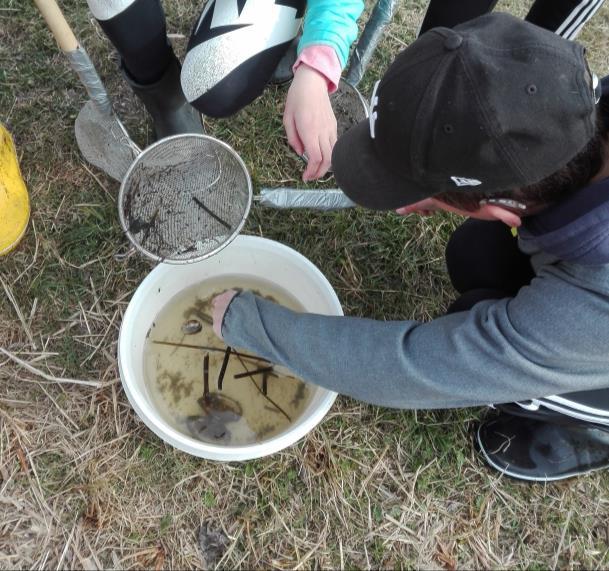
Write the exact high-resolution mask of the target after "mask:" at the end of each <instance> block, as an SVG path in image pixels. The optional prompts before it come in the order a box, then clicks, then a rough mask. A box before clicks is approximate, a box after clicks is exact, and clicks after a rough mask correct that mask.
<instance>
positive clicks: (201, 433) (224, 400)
mask: <svg viewBox="0 0 609 571" xmlns="http://www.w3.org/2000/svg"><path fill="white" fill-rule="evenodd" d="M197 402H198V403H199V404H200V405H201V408H202V409H203V410H204V411H205V414H202V415H199V416H196V415H195V416H189V417H188V418H187V419H186V426H187V427H188V430H190V433H191V434H192V435H193V436H194V437H195V438H199V439H200V440H217V441H219V442H229V441H230V437H231V432H230V430H229V429H228V428H227V427H226V425H227V424H228V423H229V422H236V421H237V420H239V419H240V418H241V417H242V416H243V409H242V408H241V405H240V404H239V403H238V402H237V401H236V400H234V399H232V398H230V397H227V396H225V395H221V394H218V393H209V394H208V395H205V396H203V397H201V398H200V399H199V400H198V401H197Z"/></svg>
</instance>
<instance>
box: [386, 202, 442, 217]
mask: <svg viewBox="0 0 609 571" xmlns="http://www.w3.org/2000/svg"><path fill="white" fill-rule="evenodd" d="M436 210H438V206H437V204H436V203H435V201H434V200H433V198H425V199H423V200H419V202H415V203H413V204H408V205H407V206H402V207H400V208H397V209H396V212H397V213H398V214H400V215H402V216H406V215H407V214H420V215H421V216H430V215H431V214H433V213H434V212H435V211H436Z"/></svg>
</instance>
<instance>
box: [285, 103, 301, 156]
mask: <svg viewBox="0 0 609 571" xmlns="http://www.w3.org/2000/svg"><path fill="white" fill-rule="evenodd" d="M283 126H284V128H285V134H286V135H287V137H288V144H289V145H290V147H292V148H293V149H294V151H295V152H296V154H298V155H301V156H302V154H303V153H304V152H305V148H304V145H303V144H302V141H301V140H300V136H299V135H298V130H297V129H296V123H295V121H294V115H293V114H292V113H290V112H289V111H288V109H287V108H286V111H285V113H284V115H283Z"/></svg>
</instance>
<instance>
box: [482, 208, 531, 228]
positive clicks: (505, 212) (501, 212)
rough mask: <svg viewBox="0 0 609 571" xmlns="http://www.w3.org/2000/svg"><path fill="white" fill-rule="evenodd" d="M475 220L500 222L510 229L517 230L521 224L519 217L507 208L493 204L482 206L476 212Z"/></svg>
mask: <svg viewBox="0 0 609 571" xmlns="http://www.w3.org/2000/svg"><path fill="white" fill-rule="evenodd" d="M476 214H478V215H479V216H476V218H478V217H480V218H483V219H484V220H500V221H501V222H503V223H504V224H507V225H508V226H509V227H510V228H514V227H516V228H518V227H519V226H520V225H521V224H522V219H521V217H520V216H519V215H518V214H516V213H515V212H513V211H512V210H509V209H507V208H503V206H497V205H495V204H483V205H482V206H480V208H479V209H478V210H477V211H476Z"/></svg>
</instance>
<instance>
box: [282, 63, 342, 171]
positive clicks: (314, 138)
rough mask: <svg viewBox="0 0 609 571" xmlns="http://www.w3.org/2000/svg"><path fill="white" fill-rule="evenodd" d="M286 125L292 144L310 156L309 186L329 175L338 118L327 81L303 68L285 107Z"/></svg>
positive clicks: (284, 119) (296, 73)
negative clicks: (310, 181)
mask: <svg viewBox="0 0 609 571" xmlns="http://www.w3.org/2000/svg"><path fill="white" fill-rule="evenodd" d="M283 125H284V127H285V132H286V134H287V136H288V143H289V144H290V146H291V147H292V148H293V149H294V150H295V151H296V152H297V153H298V154H299V155H302V154H303V153H306V154H307V158H308V163H307V168H306V169H305V171H304V173H303V175H302V180H303V181H305V182H307V181H309V180H314V179H316V178H319V177H321V176H323V175H324V174H326V172H328V169H329V168H330V160H331V158H332V148H333V147H334V143H336V118H335V117H334V112H333V111H332V106H331V105H330V97H329V96H328V85H327V82H326V78H325V77H324V76H323V75H321V74H320V73H318V72H317V71H315V70H314V69H313V68H311V67H309V66H307V65H306V64H301V65H300V66H299V67H298V68H297V69H296V72H295V74H294V79H293V81H292V85H291V86H290V90H289V91H288V96H287V99H286V103H285V111H284V113H283Z"/></svg>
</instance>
